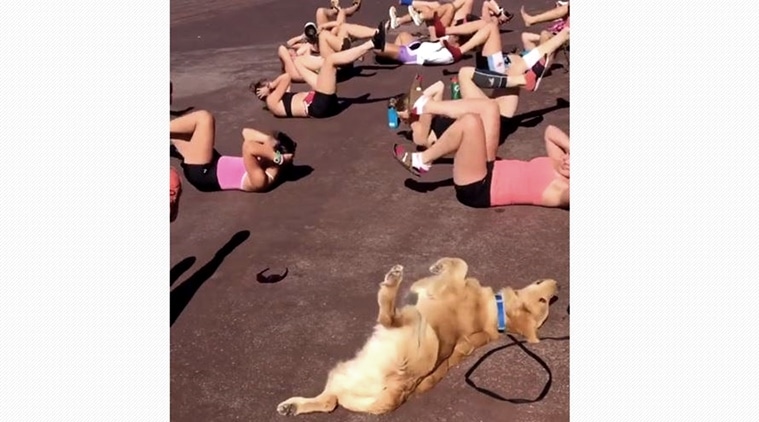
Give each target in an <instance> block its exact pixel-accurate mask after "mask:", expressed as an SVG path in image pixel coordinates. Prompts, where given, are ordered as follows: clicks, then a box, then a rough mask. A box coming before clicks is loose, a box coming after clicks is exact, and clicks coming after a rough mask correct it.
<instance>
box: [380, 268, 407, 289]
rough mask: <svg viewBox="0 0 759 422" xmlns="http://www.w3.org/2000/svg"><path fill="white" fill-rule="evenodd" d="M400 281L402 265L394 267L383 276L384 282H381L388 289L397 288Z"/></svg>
mask: <svg viewBox="0 0 759 422" xmlns="http://www.w3.org/2000/svg"><path fill="white" fill-rule="evenodd" d="M402 279H403V265H396V266H394V267H393V268H391V269H390V271H388V273H387V274H385V281H383V282H382V284H383V285H385V286H388V287H394V286H397V285H398V284H399V283H400V282H401V280H402Z"/></svg>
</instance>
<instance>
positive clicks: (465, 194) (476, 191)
mask: <svg viewBox="0 0 759 422" xmlns="http://www.w3.org/2000/svg"><path fill="white" fill-rule="evenodd" d="M493 163H494V161H491V162H489V163H487V170H488V171H487V173H486V174H485V177H484V178H483V179H482V180H480V181H478V182H474V183H470V184H468V185H463V186H459V185H455V186H454V188H455V189H456V199H458V200H459V202H461V203H462V204H464V205H466V206H468V207H472V208H489V207H490V183H491V181H492V179H493Z"/></svg>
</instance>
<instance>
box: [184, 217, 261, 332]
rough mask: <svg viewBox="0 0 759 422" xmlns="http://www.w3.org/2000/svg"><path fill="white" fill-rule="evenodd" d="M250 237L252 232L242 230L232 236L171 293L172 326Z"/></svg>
mask: <svg viewBox="0 0 759 422" xmlns="http://www.w3.org/2000/svg"><path fill="white" fill-rule="evenodd" d="M249 237H250V231H248V230H242V231H239V232H237V233H235V234H234V236H232V238H231V239H229V241H228V242H227V243H226V244H225V245H224V246H222V247H221V249H219V250H218V251H217V252H216V254H215V255H214V257H213V258H212V259H211V260H210V261H208V262H207V263H206V265H204V266H203V267H201V268H200V269H199V270H198V271H196V272H195V274H193V275H191V276H190V277H189V278H187V280H185V281H184V282H183V283H182V284H180V285H179V286H177V287H176V288H175V289H174V290H172V291H171V294H170V299H171V311H170V313H171V325H174V321H176V320H177V318H178V317H179V315H181V314H182V311H184V308H186V307H187V304H189V303H190V301H191V300H192V297H193V296H195V293H196V292H197V291H198V289H200V286H202V285H203V283H205V282H206V281H207V280H208V279H209V278H211V276H213V274H214V273H215V272H216V270H217V269H219V267H220V266H221V263H222V262H224V258H226V257H227V256H228V255H229V254H230V253H232V251H234V250H235V249H236V248H237V247H238V246H240V245H242V244H243V242H245V241H246V240H248V238H249Z"/></svg>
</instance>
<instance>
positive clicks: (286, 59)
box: [277, 45, 303, 82]
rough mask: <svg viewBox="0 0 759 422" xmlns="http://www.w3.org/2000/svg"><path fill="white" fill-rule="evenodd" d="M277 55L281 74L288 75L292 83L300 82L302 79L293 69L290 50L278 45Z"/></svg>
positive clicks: (296, 70)
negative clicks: (280, 65)
mask: <svg viewBox="0 0 759 422" xmlns="http://www.w3.org/2000/svg"><path fill="white" fill-rule="evenodd" d="M277 55H278V56H279V61H281V62H282V70H283V73H287V74H288V75H290V79H292V80H293V81H296V82H302V81H303V77H302V76H301V75H300V73H298V69H296V68H295V64H294V63H293V57H292V56H291V55H290V50H288V48H287V47H285V46H284V45H280V46H279V48H278V49H277Z"/></svg>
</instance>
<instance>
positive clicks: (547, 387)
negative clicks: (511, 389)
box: [465, 335, 569, 404]
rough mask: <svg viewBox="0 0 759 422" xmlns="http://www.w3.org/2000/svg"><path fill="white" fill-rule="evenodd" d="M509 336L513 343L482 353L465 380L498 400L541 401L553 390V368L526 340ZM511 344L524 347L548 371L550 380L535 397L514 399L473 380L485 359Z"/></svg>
mask: <svg viewBox="0 0 759 422" xmlns="http://www.w3.org/2000/svg"><path fill="white" fill-rule="evenodd" d="M508 337H509V338H510V339H511V343H508V344H504V345H503V346H499V347H496V348H495V349H492V350H490V351H488V352H487V353H485V354H484V355H482V357H480V358H479V359H478V360H477V362H475V363H474V365H472V367H471V368H469V370H468V371H466V375H465V381H466V383H467V385H468V386H470V387H472V388H474V389H475V390H477V391H479V392H480V393H482V394H485V395H487V396H489V397H492V398H494V399H496V400H500V401H505V402H509V403H514V404H526V403H535V402H539V401H541V400H543V399H544V398H545V397H546V396H547V395H548V392H549V391H550V390H551V384H553V373H552V372H551V368H549V367H548V364H547V363H546V362H545V361H544V360H543V359H542V358H541V357H540V356H538V355H537V354H535V352H533V351H532V350H530V349H528V348H527V347H526V346H525V345H524V342H521V341H518V340H517V339H515V338H514V337H513V336H511V335H509V336H508ZM540 340H541V341H545V340H553V341H565V340H569V336H566V337H545V338H542V339H540ZM511 346H519V348H520V349H522V351H523V352H525V353H526V354H527V356H529V357H531V358H533V359H534V360H535V361H536V362H537V363H538V365H540V366H541V367H542V368H543V369H544V370H545V371H546V373H547V374H548V381H546V383H545V385H544V386H543V390H541V392H540V394H538V396H537V397H536V398H534V399H523V398H513V399H512V398H506V397H503V396H501V395H500V394H498V393H495V392H493V391H490V390H488V389H487V388H483V387H479V386H477V384H475V383H474V381H472V378H471V377H472V374H473V373H474V372H475V371H476V370H477V368H479V367H480V365H482V363H483V362H485V360H486V359H487V358H489V357H490V356H491V355H493V354H494V353H496V352H498V351H501V350H504V349H508V348H509V347H511Z"/></svg>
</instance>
